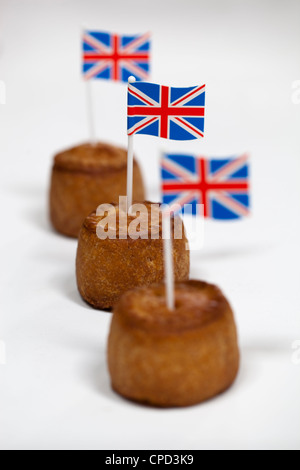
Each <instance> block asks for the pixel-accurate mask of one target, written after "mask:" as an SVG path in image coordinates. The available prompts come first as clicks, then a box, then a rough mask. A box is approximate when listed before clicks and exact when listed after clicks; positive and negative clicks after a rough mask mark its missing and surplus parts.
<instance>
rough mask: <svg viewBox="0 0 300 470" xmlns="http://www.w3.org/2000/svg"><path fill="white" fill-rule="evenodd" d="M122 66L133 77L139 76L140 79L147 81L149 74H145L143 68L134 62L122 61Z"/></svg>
mask: <svg viewBox="0 0 300 470" xmlns="http://www.w3.org/2000/svg"><path fill="white" fill-rule="evenodd" d="M120 65H121V66H122V67H124V68H126V69H127V70H128V72H130V73H131V74H133V75H138V76H139V77H140V78H143V79H147V78H148V72H145V70H143V69H142V68H141V67H139V66H138V64H137V63H135V62H134V61H133V60H121V61H120Z"/></svg>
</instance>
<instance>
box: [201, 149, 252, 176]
mask: <svg viewBox="0 0 300 470" xmlns="http://www.w3.org/2000/svg"><path fill="white" fill-rule="evenodd" d="M248 159H249V157H248V155H247V154H244V155H242V156H241V157H239V158H235V159H234V160H232V161H230V162H228V163H227V164H226V165H224V166H223V167H221V168H220V169H219V170H217V171H216V172H215V173H214V174H213V175H212V176H211V178H210V180H211V181H221V180H224V179H226V178H227V176H229V175H231V174H232V173H235V172H236V171H237V170H239V169H240V168H242V167H243V166H244V165H245V164H246V163H247V162H248Z"/></svg>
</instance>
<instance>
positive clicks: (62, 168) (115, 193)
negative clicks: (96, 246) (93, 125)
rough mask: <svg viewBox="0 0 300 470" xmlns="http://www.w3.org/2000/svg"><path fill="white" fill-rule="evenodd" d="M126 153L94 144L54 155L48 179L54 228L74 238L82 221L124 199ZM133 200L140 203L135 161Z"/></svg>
mask: <svg viewBox="0 0 300 470" xmlns="http://www.w3.org/2000/svg"><path fill="white" fill-rule="evenodd" d="M126 177H127V152H126V150H125V149H122V148H119V147H116V146H113V145H110V144H105V143H98V144H96V145H95V146H92V145H91V144H83V145H79V146H77V147H73V148H71V149H69V150H67V151H65V152H61V153H59V154H58V155H56V157H55V159H54V165H53V169H52V176H51V188H50V219H51V222H52V224H53V226H54V228H55V229H56V230H57V231H58V232H60V233H62V234H63V235H67V236H70V237H78V233H79V230H80V228H81V225H82V223H83V221H84V219H85V217H86V216H87V215H88V214H90V213H91V211H92V210H94V209H95V207H98V205H100V204H103V203H109V202H118V200H119V196H122V195H126ZM133 181H134V184H133V197H134V198H135V199H137V200H143V199H144V198H145V194H144V184H143V179H142V175H141V171H140V168H139V166H138V164H137V162H136V161H134V165H133Z"/></svg>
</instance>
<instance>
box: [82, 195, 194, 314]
mask: <svg viewBox="0 0 300 470" xmlns="http://www.w3.org/2000/svg"><path fill="white" fill-rule="evenodd" d="M143 204H145V207H146V217H147V220H146V225H145V227H146V229H145V230H144V231H145V233H146V232H148V231H149V233H150V235H149V238H148V239H142V238H139V239H132V238H130V237H126V239H120V238H119V235H117V238H116V239H115V240H114V239H110V238H107V239H106V240H101V239H99V238H98V235H97V226H98V224H99V223H100V222H101V221H102V220H103V217H101V216H97V215H96V213H93V214H91V215H90V216H89V217H87V218H86V219H85V221H84V224H83V226H82V229H81V231H80V235H79V240H78V250H77V261H76V272H77V284H78V289H79V292H80V294H81V296H82V297H83V299H84V300H85V301H86V302H88V303H89V304H91V305H92V306H93V307H95V308H99V309H107V308H111V307H112V306H113V305H114V304H115V303H116V301H117V300H118V299H119V298H120V296H121V295H122V294H123V293H124V292H126V291H127V290H129V289H133V288H134V287H136V286H147V285H150V284H155V283H158V282H161V281H162V280H163V278H164V261H163V240H162V224H161V212H160V205H159V204H156V205H154V206H153V207H152V216H153V215H154V214H155V213H156V215H158V218H156V217H154V218H152V219H151V216H150V213H151V212H150V207H151V203H149V202H145V203H143ZM114 208H116V211H117V220H118V225H117V227H116V229H117V230H116V231H117V232H119V229H120V230H121V233H125V236H126V235H127V232H128V231H129V233H131V232H130V231H131V228H130V227H131V225H130V224H131V223H132V221H134V220H135V219H136V217H134V216H128V220H127V221H125V222H124V223H123V222H122V220H121V221H119V214H120V210H119V206H117V205H114ZM105 215H106V217H107V216H108V213H105ZM148 215H149V217H148ZM155 219H157V221H156V222H155V221H154V220H155ZM175 221H176V225H177V226H178V223H179V225H180V227H181V228H182V238H181V239H176V240H174V241H173V254H174V273H175V279H176V280H178V281H181V280H187V279H188V278H189V269H190V257H189V249H188V241H187V238H186V235H185V232H184V227H183V222H182V220H181V219H180V218H179V217H175V219H173V220H172V223H173V226H174V223H175ZM107 227H108V225H107ZM128 227H129V228H128ZM141 228H143V227H141ZM151 231H152V236H153V237H154V236H156V237H157V238H156V239H151ZM140 235H141V236H143V231H142V230H141V231H140Z"/></svg>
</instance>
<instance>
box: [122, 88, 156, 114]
mask: <svg viewBox="0 0 300 470" xmlns="http://www.w3.org/2000/svg"><path fill="white" fill-rule="evenodd" d="M128 93H130V94H131V95H132V96H134V97H135V98H137V99H139V100H141V101H143V102H144V103H145V104H146V105H149V106H159V103H158V102H157V101H155V100H153V99H152V98H150V96H148V95H146V94H145V93H143V92H142V91H141V90H138V89H137V88H135V87H134V86H132V85H128ZM141 106H142V105H141ZM131 107H133V106H129V108H131ZM145 111H146V106H145Z"/></svg>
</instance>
